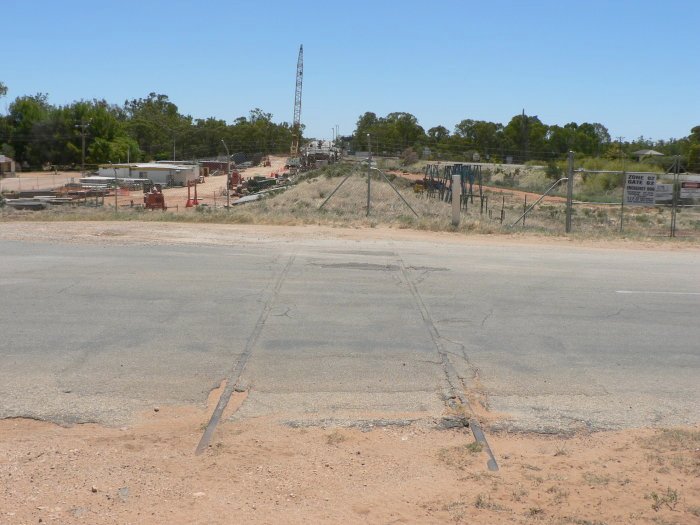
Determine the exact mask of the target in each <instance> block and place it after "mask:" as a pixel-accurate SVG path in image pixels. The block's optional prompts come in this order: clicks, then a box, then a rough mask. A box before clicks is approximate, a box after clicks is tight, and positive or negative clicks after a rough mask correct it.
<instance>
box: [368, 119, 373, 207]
mask: <svg viewBox="0 0 700 525" xmlns="http://www.w3.org/2000/svg"><path fill="white" fill-rule="evenodd" d="M367 146H368V148H369V150H368V153H367V217H369V202H370V199H369V195H370V189H371V188H370V180H372V176H371V174H372V140H371V139H370V136H369V133H367Z"/></svg>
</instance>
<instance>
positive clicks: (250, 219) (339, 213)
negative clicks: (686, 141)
mask: <svg viewBox="0 0 700 525" xmlns="http://www.w3.org/2000/svg"><path fill="white" fill-rule="evenodd" d="M348 173H353V174H352V175H351V176H350V178H349V179H348V180H347V181H346V182H345V183H344V184H343V186H342V187H341V188H340V189H339V190H338V191H337V193H335V195H333V197H332V198H331V199H330V201H329V202H328V203H327V204H326V206H325V207H324V208H323V209H320V206H321V204H322V203H323V202H324V200H325V199H326V198H327V197H328V196H329V195H330V194H331V193H332V192H333V190H334V189H335V188H336V187H337V186H338V184H339V183H340V182H341V180H342V178H341V177H343V176H345V175H346V174H348ZM539 176H540V175H537V177H539ZM533 177H535V175H533ZM537 177H535V178H537ZM530 182H531V183H533V184H535V185H536V182H535V180H534V179H533V180H532V181H530ZM393 183H394V184H395V185H396V187H397V188H398V189H399V191H400V192H401V194H402V195H403V196H404V198H405V199H406V200H407V201H408V203H409V204H410V205H411V207H412V208H413V209H414V210H415V211H416V213H417V214H418V217H416V216H415V215H414V214H413V213H412V212H411V210H410V209H409V208H408V207H407V206H406V205H405V204H404V203H403V202H402V201H401V199H400V198H399V197H398V196H397V195H396V193H395V192H394V190H393V189H392V188H391V186H389V184H388V183H387V182H386V181H385V180H384V179H383V178H381V176H380V175H379V174H375V175H373V176H372V183H371V210H370V216H369V217H368V216H367V213H366V210H367V178H366V174H365V173H364V172H363V171H361V169H358V168H356V167H353V166H350V165H345V164H340V165H335V166H330V167H327V168H323V169H321V170H317V171H315V172H311V173H309V174H306V175H305V176H304V177H303V178H302V180H300V181H299V183H298V184H297V185H296V186H294V187H291V188H290V189H288V190H287V191H285V192H284V193H280V194H277V195H275V196H270V197H268V198H266V199H264V200H261V201H257V202H254V203H249V204H245V205H242V206H237V207H233V208H232V209H231V210H226V209H212V208H208V207H199V208H198V209H196V210H180V211H177V212H171V211H167V212H148V211H143V210H142V209H140V208H127V209H120V210H119V213H115V212H114V209H110V208H102V209H94V208H67V209H65V208H54V209H49V210H46V211H42V212H31V211H24V212H18V211H13V210H8V209H4V210H0V221H12V220H22V221H31V220H40V221H93V220H94V221H103V220H127V221H128V220H138V221H157V222H159V221H165V222H196V223H224V224H226V223H228V224H272V225H303V224H316V225H330V226H342V227H358V228H362V227H375V226H380V225H381V226H389V227H393V228H410V229H416V230H424V231H459V232H463V233H486V234H492V233H504V234H513V233H517V232H520V231H527V232H528V233H539V234H542V235H562V234H564V222H565V204H564V202H562V201H561V200H559V201H556V200H549V201H545V202H543V203H542V204H540V205H539V206H538V207H537V208H535V209H534V210H533V211H532V212H531V213H530V214H529V215H528V216H527V218H526V221H525V226H524V227H523V226H522V224H521V223H520V224H518V225H516V226H515V227H513V228H510V227H509V225H510V224H511V223H513V222H514V221H515V220H516V219H517V218H518V216H519V215H520V214H522V212H523V210H524V205H525V199H526V194H524V193H522V192H519V191H514V190H508V189H504V190H501V191H492V190H490V189H485V192H484V194H485V196H486V197H487V200H485V202H484V206H483V208H482V206H481V205H480V201H479V198H478V196H477V197H475V198H474V200H473V203H471V202H470V203H469V205H468V209H467V211H464V212H463V214H462V223H461V224H460V226H459V227H458V228H455V227H453V226H452V225H451V204H449V203H445V202H441V201H440V200H438V199H436V198H427V197H426V196H424V195H421V194H416V193H414V191H413V188H412V186H411V183H409V182H408V181H406V180H405V179H402V178H400V177H399V178H394V179H393ZM534 199H535V196H534V195H533V194H529V195H527V202H528V204H530V203H532V202H533V201H534ZM619 212H620V210H619V207H616V206H606V205H596V204H578V205H576V206H574V210H573V232H574V236H578V237H582V238H607V237H610V236H619V235H620V233H619V229H620V228H619V225H620V216H619ZM501 217H503V221H501ZM669 224H670V210H668V209H664V208H656V209H653V210H649V209H646V208H628V209H626V210H625V217H624V235H625V236H626V237H632V238H663V237H664V236H667V235H668V229H669ZM678 227H679V230H680V232H681V236H686V237H688V238H690V239H697V238H698V237H699V236H700V210H698V211H695V210H694V209H685V210H683V211H682V212H681V213H679V215H678Z"/></svg>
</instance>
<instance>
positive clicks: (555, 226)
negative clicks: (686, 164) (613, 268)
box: [416, 155, 700, 239]
mask: <svg viewBox="0 0 700 525" xmlns="http://www.w3.org/2000/svg"><path fill="white" fill-rule="evenodd" d="M573 165H574V158H573V155H572V156H571V163H570V169H569V171H568V173H564V175H565V176H564V177H562V178H560V179H558V180H552V178H551V177H545V176H542V177H539V178H537V177H532V176H530V175H526V176H525V179H527V177H529V179H527V180H526V183H525V184H523V186H522V187H515V186H517V182H516V181H515V179H514V177H513V176H512V172H511V175H509V174H508V173H506V174H505V175H504V177H501V178H496V177H495V176H494V174H498V171H499V170H500V169H501V168H499V167H498V166H490V167H484V166H483V165H480V166H468V165H464V164H453V165H442V166H440V165H436V164H432V165H427V166H425V169H424V177H423V179H422V180H419V181H417V182H416V191H417V192H419V193H421V194H423V195H425V197H426V198H434V199H438V200H442V201H446V202H451V200H452V187H451V183H452V178H451V176H452V175H453V174H455V173H462V174H472V173H478V179H477V180H478V190H477V189H476V186H477V185H476V184H473V182H474V177H473V176H472V178H471V182H472V185H470V184H469V182H470V179H469V175H467V176H466V178H465V176H464V175H463V177H462V188H461V190H462V191H461V194H462V202H461V214H462V217H463V218H464V219H465V220H470V221H479V222H481V223H486V224H493V225H497V226H498V227H502V228H507V229H511V230H526V231H541V232H552V233H562V232H571V233H575V234H583V235H594V236H595V235H606V236H609V235H622V236H634V237H640V236H641V237H669V236H670V237H680V238H691V239H696V238H697V239H700V175H694V174H687V173H678V172H677V171H674V166H672V168H671V170H669V172H665V173H657V172H625V171H620V172H613V171H604V172H603V171H599V172H596V171H590V170H583V169H578V170H574V169H573ZM509 177H510V179H509ZM569 179H571V184H570V185H569ZM640 181H641V182H644V183H645V184H646V187H644V186H643V185H642V186H635V184H634V183H637V182H640ZM465 182H466V184H465ZM482 182H483V185H482ZM638 190H639V191H638ZM640 191H641V194H643V195H642V196H640V195H641V194H640V193H639V192H640ZM635 192H637V193H635ZM567 214H570V215H569V218H568V220H567Z"/></svg>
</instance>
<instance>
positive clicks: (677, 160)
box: [671, 155, 680, 237]
mask: <svg viewBox="0 0 700 525" xmlns="http://www.w3.org/2000/svg"><path fill="white" fill-rule="evenodd" d="M679 165H680V157H679V156H678V155H676V158H675V163H674V166H673V168H674V169H673V207H672V208H671V237H675V236H676V213H677V212H676V206H677V205H678V192H680V184H679V180H678V178H679V177H678V172H679V167H680V166H679Z"/></svg>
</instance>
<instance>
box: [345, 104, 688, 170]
mask: <svg viewBox="0 0 700 525" xmlns="http://www.w3.org/2000/svg"><path fill="white" fill-rule="evenodd" d="M368 134H369V137H368ZM345 140H347V141H348V142H349V143H350V147H351V148H352V149H354V150H356V151H367V150H368V148H370V147H371V148H372V151H373V152H374V153H376V154H380V155H395V156H402V157H403V158H404V159H406V160H410V159H416V158H419V157H421V158H429V159H434V160H435V159H437V160H439V159H445V160H462V161H472V160H474V159H476V158H479V159H481V160H491V161H494V162H505V161H506V159H507V158H510V159H512V162H514V163H524V162H527V161H531V160H532V161H543V162H549V161H556V160H561V159H562V158H564V157H565V156H566V154H567V153H568V152H569V151H574V152H575V153H577V154H578V155H580V156H588V157H607V158H620V157H623V156H624V157H630V156H632V154H633V152H635V151H639V150H644V149H653V150H655V151H658V152H659V153H663V154H664V157H663V158H657V159H653V161H654V162H657V163H665V164H670V163H671V162H673V156H675V155H680V156H681V157H682V161H683V163H684V165H685V167H687V168H688V169H689V170H695V171H700V126H696V127H694V128H693V129H692V130H691V133H690V135H689V136H687V137H685V138H681V139H669V140H651V139H648V138H644V137H639V138H637V139H635V140H626V141H625V140H615V139H614V138H612V137H611V136H610V132H609V131H608V129H607V128H606V127H605V126H604V125H603V124H600V123H597V122H594V123H590V122H583V123H581V124H577V123H576V122H570V123H568V124H565V125H563V126H560V125H556V124H554V125H548V124H545V123H543V122H542V121H541V120H540V119H539V118H538V117H537V116H531V115H526V114H525V112H523V113H521V114H519V115H515V116H513V118H511V119H510V121H509V122H508V123H507V124H505V125H504V124H501V123H498V122H488V121H483V120H472V119H465V120H462V121H460V122H459V123H458V124H457V125H456V126H455V127H454V130H452V131H450V130H449V129H448V128H446V127H445V126H435V127H432V128H430V129H428V130H427V131H426V130H425V129H424V128H423V127H422V126H420V124H419V123H418V119H417V118H416V117H415V116H414V115H412V114H410V113H403V112H397V113H389V114H388V115H387V116H385V117H379V116H377V115H376V114H375V113H372V112H366V113H364V114H363V115H361V116H360V117H359V118H358V120H357V124H356V126H355V131H354V133H353V134H352V136H350V137H345ZM475 154H477V155H478V156H477V155H475Z"/></svg>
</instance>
